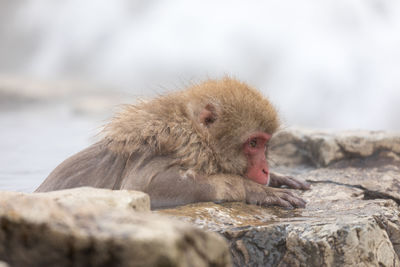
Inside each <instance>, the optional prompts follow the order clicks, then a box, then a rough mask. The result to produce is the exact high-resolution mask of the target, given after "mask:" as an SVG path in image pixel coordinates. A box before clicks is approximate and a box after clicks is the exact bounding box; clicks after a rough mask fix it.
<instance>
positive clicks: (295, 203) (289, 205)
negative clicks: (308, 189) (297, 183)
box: [244, 180, 306, 209]
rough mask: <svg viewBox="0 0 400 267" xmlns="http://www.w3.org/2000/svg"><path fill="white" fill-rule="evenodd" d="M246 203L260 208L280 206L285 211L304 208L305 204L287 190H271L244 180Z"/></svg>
mask: <svg viewBox="0 0 400 267" xmlns="http://www.w3.org/2000/svg"><path fill="white" fill-rule="evenodd" d="M244 187H245V191H246V202H247V203H249V204H255V205H260V206H280V207H283V208H286V209H293V208H304V207H305V206H306V202H305V201H304V200H303V199H301V198H300V197H298V196H297V195H295V194H293V193H292V192H290V191H289V190H287V189H280V188H271V187H268V186H265V185H261V184H257V183H254V182H253V181H249V180H246V181H245V183H244Z"/></svg>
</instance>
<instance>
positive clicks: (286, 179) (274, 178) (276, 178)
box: [269, 172, 310, 190]
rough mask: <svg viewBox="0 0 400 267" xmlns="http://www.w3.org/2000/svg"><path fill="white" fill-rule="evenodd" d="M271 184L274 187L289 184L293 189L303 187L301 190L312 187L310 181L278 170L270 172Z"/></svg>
mask: <svg viewBox="0 0 400 267" xmlns="http://www.w3.org/2000/svg"><path fill="white" fill-rule="evenodd" d="M269 186H272V187H281V186H287V187H289V188H292V189H301V190H308V189H310V184H309V183H307V182H305V181H301V180H297V179H295V178H293V177H291V176H286V175H282V174H279V173H276V172H270V182H269Z"/></svg>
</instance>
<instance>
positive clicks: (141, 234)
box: [0, 129, 400, 266]
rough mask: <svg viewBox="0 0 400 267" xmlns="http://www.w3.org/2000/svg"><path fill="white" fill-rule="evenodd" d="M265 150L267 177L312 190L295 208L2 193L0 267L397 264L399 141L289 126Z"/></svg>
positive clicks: (84, 191)
mask: <svg viewBox="0 0 400 267" xmlns="http://www.w3.org/2000/svg"><path fill="white" fill-rule="evenodd" d="M270 147H271V149H270V150H271V151H270V155H269V157H270V159H271V161H270V162H271V163H273V164H272V165H273V166H272V167H273V169H274V170H275V171H279V172H281V173H285V174H289V175H292V176H295V177H296V178H298V179H305V180H307V181H309V182H310V183H312V188H311V190H309V191H305V192H300V191H298V193H299V194H300V195H302V196H303V198H304V199H306V200H307V201H308V204H307V207H306V208H305V209H296V210H283V209H281V208H276V207H269V208H264V207H257V206H252V205H246V204H243V203H223V204H214V203H197V204H192V205H187V206H183V207H178V208H175V209H166V210H159V211H155V212H153V213H157V214H151V212H150V211H149V199H148V197H147V196H146V195H145V194H143V193H140V192H132V191H110V190H104V189H92V188H81V189H73V190H66V191H58V192H52V193H41V194H23V193H15V192H1V193H0V262H1V261H4V262H5V263H3V264H4V265H6V264H7V263H8V264H9V265H10V266H51V265H53V266H229V265H230V264H231V262H230V261H231V259H233V264H234V265H235V266H400V261H399V256H400V222H399V217H400V209H399V203H400V134H392V133H385V132H360V131H358V132H342V133H335V134H333V133H327V132H317V131H308V130H301V129H291V130H288V131H285V132H281V133H279V134H277V135H276V136H275V137H274V139H273V140H271V144H270ZM166 217H173V218H166ZM176 219H178V220H179V221H177V220H176ZM190 224H191V225H190ZM214 232H216V233H219V235H217V234H215V233H214ZM224 239H225V240H224ZM228 249H230V253H229V252H228ZM0 265H1V264H0Z"/></svg>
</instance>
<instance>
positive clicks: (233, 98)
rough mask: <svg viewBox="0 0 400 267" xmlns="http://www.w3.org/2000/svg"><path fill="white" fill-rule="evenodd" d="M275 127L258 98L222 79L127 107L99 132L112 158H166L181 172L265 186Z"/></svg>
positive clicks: (267, 108)
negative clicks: (224, 176)
mask: <svg viewBox="0 0 400 267" xmlns="http://www.w3.org/2000/svg"><path fill="white" fill-rule="evenodd" d="M278 126H279V121H278V117H277V113H276V111H275V109H274V107H273V106H272V105H271V103H270V102H269V101H268V100H267V99H266V98H264V97H263V96H262V94H261V93H260V92H258V91H257V90H255V89H253V88H251V87H249V86H248V85H246V84H245V83H242V82H239V81H237V80H235V79H231V78H227V77H226V78H223V79H221V80H209V81H206V82H203V83H200V84H197V85H194V86H192V87H190V88H189V89H186V90H183V91H179V92H175V93H171V94H167V95H165V96H162V97H159V98H155V99H153V100H150V101H147V102H140V103H138V104H135V105H129V106H127V107H126V108H125V110H124V111H122V112H121V113H119V114H117V116H116V117H115V118H114V119H113V120H112V122H111V123H110V124H109V125H107V126H106V128H105V132H106V139H107V140H108V144H109V147H110V148H111V149H112V150H114V151H116V152H117V153H124V154H133V153H138V154H146V155H148V156H149V157H152V156H154V154H158V155H163V156H165V155H168V156H169V157H170V158H174V159H175V160H174V161H172V164H175V165H179V166H180V167H181V168H182V169H187V170H189V169H191V170H194V171H195V172H203V173H206V174H207V175H210V174H213V173H221V172H222V173H231V174H237V175H241V176H245V177H247V178H249V179H251V180H253V181H255V182H257V183H260V184H268V182H269V169H268V163H267V160H266V152H267V145H268V141H269V139H270V138H271V135H272V134H273V133H274V132H275V131H276V129H277V128H278ZM172 164H171V165H172Z"/></svg>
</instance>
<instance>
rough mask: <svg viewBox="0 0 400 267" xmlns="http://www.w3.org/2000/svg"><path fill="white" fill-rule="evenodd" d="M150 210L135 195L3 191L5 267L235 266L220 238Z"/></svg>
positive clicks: (0, 254)
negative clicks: (231, 262) (231, 263)
mask: <svg viewBox="0 0 400 267" xmlns="http://www.w3.org/2000/svg"><path fill="white" fill-rule="evenodd" d="M149 208H150V202H149V198H148V196H147V195H146V194H144V193H141V192H134V191H111V190H106V189H93V188H79V189H72V190H63V191H59V192H51V193H40V194H25V193H16V192H0V262H1V261H4V262H5V263H7V264H9V265H10V266H229V265H230V255H229V252H228V248H227V246H226V243H225V242H224V240H223V239H222V238H221V237H220V236H218V235H217V234H215V233H207V232H204V231H202V230H200V229H198V228H195V227H193V226H191V225H189V224H185V223H182V222H179V221H174V220H171V219H168V218H165V217H161V216H159V215H156V214H151V212H150V211H149ZM5 263H4V265H3V266H7V265H5Z"/></svg>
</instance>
